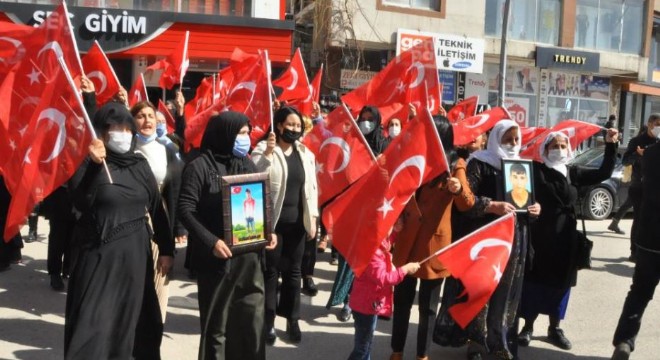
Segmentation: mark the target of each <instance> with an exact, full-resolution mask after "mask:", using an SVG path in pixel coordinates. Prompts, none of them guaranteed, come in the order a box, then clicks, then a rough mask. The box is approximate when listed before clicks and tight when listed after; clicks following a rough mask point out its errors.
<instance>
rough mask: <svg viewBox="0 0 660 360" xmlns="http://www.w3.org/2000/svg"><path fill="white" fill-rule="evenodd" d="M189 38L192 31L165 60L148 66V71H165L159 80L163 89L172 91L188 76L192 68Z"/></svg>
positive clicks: (187, 32) (188, 32)
mask: <svg viewBox="0 0 660 360" xmlns="http://www.w3.org/2000/svg"><path fill="white" fill-rule="evenodd" d="M189 37H190V31H186V35H185V36H184V38H183V40H181V42H180V43H179V45H177V47H175V48H174V50H172V52H171V53H170V54H169V55H168V56H167V57H166V58H165V59H161V60H158V61H156V62H155V63H154V64H153V65H151V66H147V70H163V72H162V73H161V74H160V78H159V79H158V86H160V87H161V88H165V89H171V88H173V87H174V85H176V84H182V83H183V77H184V76H186V72H187V71H188V66H190V59H189V58H188V39H189Z"/></svg>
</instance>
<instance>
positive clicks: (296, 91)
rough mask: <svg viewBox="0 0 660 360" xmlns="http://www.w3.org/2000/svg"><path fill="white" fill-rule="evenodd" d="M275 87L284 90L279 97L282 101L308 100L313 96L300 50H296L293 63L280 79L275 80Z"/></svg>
mask: <svg viewBox="0 0 660 360" xmlns="http://www.w3.org/2000/svg"><path fill="white" fill-rule="evenodd" d="M273 85H274V86H277V87H280V88H281V89H282V93H280V96H279V97H278V100H280V101H288V100H300V99H307V98H309V97H310V96H311V91H310V89H309V79H308V78H307V71H306V70H305V63H304V62H303V59H302V55H301V54H300V48H298V49H296V52H295V53H294V54H293V57H292V58H291V63H290V64H289V67H288V68H287V69H286V70H285V71H284V73H282V75H281V76H280V77H279V78H278V79H276V80H273Z"/></svg>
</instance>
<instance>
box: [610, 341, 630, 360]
mask: <svg viewBox="0 0 660 360" xmlns="http://www.w3.org/2000/svg"><path fill="white" fill-rule="evenodd" d="M631 352H632V348H631V347H630V345H629V344H628V343H620V344H619V345H617V346H616V347H615V348H614V353H612V360H628V359H630V353H631Z"/></svg>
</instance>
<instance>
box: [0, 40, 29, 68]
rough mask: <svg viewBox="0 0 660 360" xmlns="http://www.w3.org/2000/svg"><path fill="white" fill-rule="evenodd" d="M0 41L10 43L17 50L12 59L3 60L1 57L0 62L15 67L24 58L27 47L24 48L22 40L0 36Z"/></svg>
mask: <svg viewBox="0 0 660 360" xmlns="http://www.w3.org/2000/svg"><path fill="white" fill-rule="evenodd" d="M0 41H4V42H8V43H10V44H12V45H14V47H15V48H16V51H15V52H14V55H13V56H12V57H10V58H7V59H5V58H1V57H0V62H2V63H5V64H7V65H14V64H17V63H18V62H19V61H20V60H21V59H22V58H23V56H25V47H24V46H23V43H22V42H21V41H20V40H16V39H14V38H12V37H9V36H0Z"/></svg>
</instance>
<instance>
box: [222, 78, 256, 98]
mask: <svg viewBox="0 0 660 360" xmlns="http://www.w3.org/2000/svg"><path fill="white" fill-rule="evenodd" d="M241 89H245V90H248V91H250V92H251V93H252V96H251V98H252V97H254V92H255V91H256V89H257V84H255V83H254V81H244V82H241V83H238V84H237V85H236V86H235V87H234V88H233V89H232V90H231V92H230V93H229V95H228V97H230V96H232V95H233V94H234V93H235V92H236V91H238V90H241Z"/></svg>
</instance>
